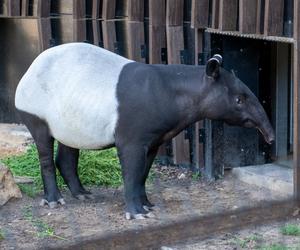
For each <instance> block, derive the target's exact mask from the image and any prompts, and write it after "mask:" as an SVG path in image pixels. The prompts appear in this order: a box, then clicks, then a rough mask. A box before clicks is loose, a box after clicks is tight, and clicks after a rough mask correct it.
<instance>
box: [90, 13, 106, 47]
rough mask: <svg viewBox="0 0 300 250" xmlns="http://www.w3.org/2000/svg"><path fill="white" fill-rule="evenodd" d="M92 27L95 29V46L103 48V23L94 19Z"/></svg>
mask: <svg viewBox="0 0 300 250" xmlns="http://www.w3.org/2000/svg"><path fill="white" fill-rule="evenodd" d="M92 27H93V38H94V45H96V46H101V45H102V46H103V40H102V29H101V21H99V20H96V19H93V20H92Z"/></svg>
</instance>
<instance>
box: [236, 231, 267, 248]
mask: <svg viewBox="0 0 300 250" xmlns="http://www.w3.org/2000/svg"><path fill="white" fill-rule="evenodd" d="M261 240H262V236H261V235H258V234H254V235H250V236H248V237H246V238H243V239H241V238H238V237H236V238H235V244H237V245H238V246H239V247H241V248H248V246H249V245H252V247H253V245H254V246H257V244H258V242H260V241H261Z"/></svg>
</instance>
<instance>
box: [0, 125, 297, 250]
mask: <svg viewBox="0 0 300 250" xmlns="http://www.w3.org/2000/svg"><path fill="white" fill-rule="evenodd" d="M2 126H4V125H2ZM11 126H12V127H9V126H6V125H5V126H4V127H6V128H1V125H0V135H1V137H0V152H1V153H2V154H3V153H5V152H6V154H15V153H20V152H23V151H24V150H25V148H26V145H27V144H28V142H30V138H29V137H28V134H26V130H25V129H24V128H22V127H19V126H15V128H14V127H13V125H11ZM3 131H4V133H2V132H3ZM5 131H6V133H7V134H5ZM14 131H20V132H17V133H16V132H14ZM14 133H15V134H14ZM16 137H18V139H17V138H16ZM21 137H22V138H23V139H22V138H21ZM9 138H13V139H11V140H10V139H9ZM2 140H3V141H2ZM2 149H3V150H2ZM154 169H155V177H154V180H153V181H152V182H149V184H148V191H149V197H150V200H151V201H152V202H153V203H154V204H155V205H156V209H155V211H154V214H155V217H154V218H149V219H145V220H129V221H128V220H126V219H125V216H124V202H123V197H122V187H121V188H118V189H114V188H103V187H102V188H92V189H91V191H92V192H93V194H94V196H95V199H94V200H87V201H79V200H75V199H74V198H72V197H71V195H70V193H69V192H68V191H63V196H64V198H65V201H66V203H67V204H66V205H65V206H63V207H62V206H61V207H59V208H57V209H53V210H49V209H48V208H44V207H40V206H39V201H40V199H41V195H40V196H38V197H35V198H30V197H28V196H26V195H24V196H23V198H22V199H20V200H12V201H10V202H9V203H7V204H6V205H5V206H3V207H0V249H43V248H45V247H46V246H49V245H51V246H55V245H57V246H59V245H62V244H64V243H68V242H73V241H74V240H76V239H78V238H79V237H83V236H89V237H90V236H99V235H103V234H105V233H107V232H122V231H124V230H127V229H141V228H145V227H148V226H152V225H164V224H165V223H169V222H172V221H176V219H178V218H190V217H191V216H195V215H206V214H208V213H218V212H222V211H228V210H235V209H238V208H241V207H249V206H255V205H256V204H258V203H259V202H261V201H273V200H280V199H286V198H287V197H286V196H284V195H280V194H276V193H274V192H272V191H271V190H268V189H264V188H258V187H256V186H251V185H248V184H245V183H242V182H241V181H239V180H237V179H235V178H234V177H233V176H232V175H231V174H230V173H227V174H226V176H225V177H224V178H223V179H221V180H218V181H216V182H208V181H206V180H204V179H199V180H195V178H193V176H192V174H191V173H190V172H188V171H187V170H186V169H180V168H175V167H162V166H155V167H154ZM285 223H292V224H299V225H300V221H298V219H297V218H296V217H295V218H294V219H293V220H289V221H284V222H280V223H279V222H278V223H273V224H269V225H264V226H261V227H253V228H248V229H245V230H241V231H238V232H229V233H227V234H222V235H219V236H214V237H212V238H210V239H207V240H204V241H201V242H183V243H182V244H175V245H170V246H162V248H161V249H178V250H179V249H242V248H244V249H256V248H257V247H262V246H265V245H270V244H273V243H274V244H275V243H280V244H284V245H287V246H290V247H294V248H292V249H296V247H297V246H300V237H295V236H283V235H282V234H281V233H280V227H281V226H282V225H284V224H285ZM1 235H2V236H1Z"/></svg>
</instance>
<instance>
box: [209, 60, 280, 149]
mask: <svg viewBox="0 0 300 250" xmlns="http://www.w3.org/2000/svg"><path fill="white" fill-rule="evenodd" d="M221 64H222V57H221V56H220V55H214V56H213V57H212V58H211V59H209V60H208V62H207V64H206V76H205V82H206V85H207V90H208V93H207V98H206V102H207V103H206V104H208V105H206V110H207V113H206V116H207V117H208V118H210V119H217V120H223V121H225V122H226V123H228V124H229V125H237V126H242V127H247V128H257V129H258V130H259V131H260V132H261V133H262V135H263V136H264V139H265V141H266V142H267V143H269V144H271V143H272V142H273V141H274V139H275V136H274V131H273V128H272V126H271V124H270V121H269V119H268V117H267V115H266V112H265V111H264V109H263V107H262V105H261V104H260V103H259V101H258V99H257V98H256V96H255V95H254V94H253V93H252V92H251V90H250V89H249V88H248V87H247V86H246V85H245V84H244V83H243V82H242V81H241V80H240V79H238V78H237V77H236V76H235V75H234V73H233V72H228V71H226V70H225V69H223V68H221Z"/></svg>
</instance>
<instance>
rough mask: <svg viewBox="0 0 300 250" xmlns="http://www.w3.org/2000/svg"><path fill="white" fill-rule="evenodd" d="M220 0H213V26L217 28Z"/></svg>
mask: <svg viewBox="0 0 300 250" xmlns="http://www.w3.org/2000/svg"><path fill="white" fill-rule="evenodd" d="M219 9H220V3H219V0H212V14H211V27H212V28H213V29H217V28H218V27H219V12H220V11H219Z"/></svg>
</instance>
